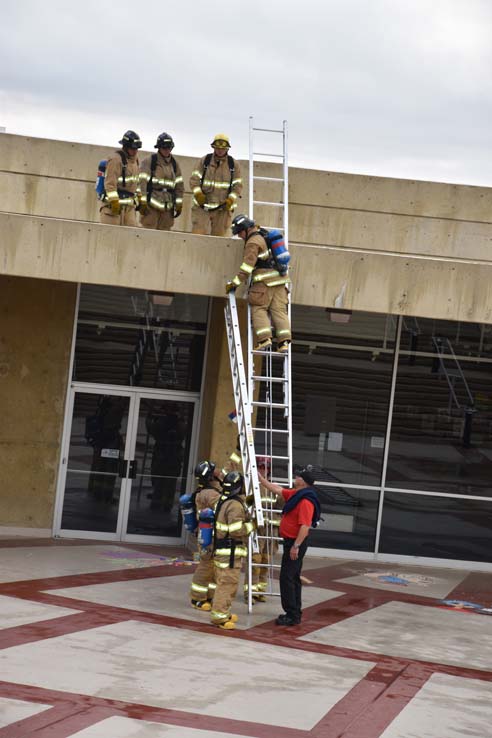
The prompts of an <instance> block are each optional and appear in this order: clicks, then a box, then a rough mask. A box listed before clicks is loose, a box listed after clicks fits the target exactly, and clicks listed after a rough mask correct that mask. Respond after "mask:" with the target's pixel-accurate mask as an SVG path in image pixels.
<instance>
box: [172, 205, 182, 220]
mask: <svg viewBox="0 0 492 738" xmlns="http://www.w3.org/2000/svg"><path fill="white" fill-rule="evenodd" d="M182 210H183V206H182V205H176V206H175V208H174V217H175V218H179V216H180V215H181V211H182Z"/></svg>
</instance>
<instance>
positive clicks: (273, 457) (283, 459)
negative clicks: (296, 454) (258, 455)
mask: <svg viewBox="0 0 492 738" xmlns="http://www.w3.org/2000/svg"><path fill="white" fill-rule="evenodd" d="M268 458H269V459H278V460H279V461H288V460H289V457H288V456H275V455H274V454H272V455H271V456H268Z"/></svg>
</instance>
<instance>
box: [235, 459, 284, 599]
mask: <svg viewBox="0 0 492 738" xmlns="http://www.w3.org/2000/svg"><path fill="white" fill-rule="evenodd" d="M256 466H257V468H258V474H260V475H261V476H263V477H265V478H266V479H268V478H269V477H270V459H269V458H268V456H257V457H256ZM260 495H261V507H262V510H263V519H264V525H263V526H262V527H261V528H258V551H257V552H256V553H253V555H252V561H253V567H252V578H251V594H252V598H253V604H255V603H256V602H265V601H266V597H265V595H264V594H263V593H264V592H266V591H267V589H268V573H269V571H268V567H269V565H270V563H271V559H272V557H273V556H274V555H275V554H276V553H277V551H278V544H279V541H278V539H279V526H280V519H281V515H282V512H281V511H282V508H283V506H284V498H283V496H282V495H281V494H276V493H274V492H270V491H269V490H267V489H266V487H264V486H263V485H260ZM247 502H249V498H248V500H247ZM244 599H245V601H246V602H247V600H248V578H247V573H246V577H245V580H244Z"/></svg>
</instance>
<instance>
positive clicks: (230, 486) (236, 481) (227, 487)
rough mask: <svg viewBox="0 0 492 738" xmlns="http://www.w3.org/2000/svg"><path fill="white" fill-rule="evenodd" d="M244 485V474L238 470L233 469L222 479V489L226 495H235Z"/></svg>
mask: <svg viewBox="0 0 492 738" xmlns="http://www.w3.org/2000/svg"><path fill="white" fill-rule="evenodd" d="M243 485H244V479H243V475H242V474H240V473H239V472H237V471H231V472H229V473H228V474H226V475H225V477H224V479H223V480H222V491H223V493H224V494H225V495H235V494H237V493H238V492H241V490H242V488H243Z"/></svg>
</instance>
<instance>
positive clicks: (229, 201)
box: [225, 197, 236, 211]
mask: <svg viewBox="0 0 492 738" xmlns="http://www.w3.org/2000/svg"><path fill="white" fill-rule="evenodd" d="M225 206H226V209H227V210H229V211H232V210H234V208H235V207H236V199H235V198H234V197H227V198H226V200H225Z"/></svg>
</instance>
